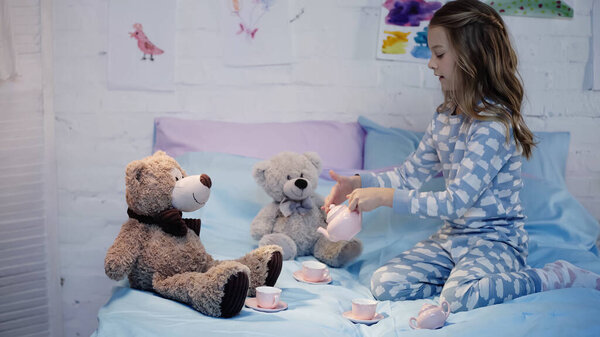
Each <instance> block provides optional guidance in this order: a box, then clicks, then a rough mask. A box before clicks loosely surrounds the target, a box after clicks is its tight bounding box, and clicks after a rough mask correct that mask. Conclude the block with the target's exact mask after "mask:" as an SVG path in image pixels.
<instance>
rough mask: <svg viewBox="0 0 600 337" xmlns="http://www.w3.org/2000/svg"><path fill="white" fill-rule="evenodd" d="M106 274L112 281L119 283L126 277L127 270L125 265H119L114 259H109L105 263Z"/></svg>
mask: <svg viewBox="0 0 600 337" xmlns="http://www.w3.org/2000/svg"><path fill="white" fill-rule="evenodd" d="M121 262H122V261H121ZM104 273H105V274H106V276H108V277H109V278H110V279H111V280H115V281H119V280H122V279H123V278H124V277H125V274H126V270H125V267H124V266H123V263H121V264H119V263H117V261H115V260H114V259H108V258H107V259H106V260H105V262H104Z"/></svg>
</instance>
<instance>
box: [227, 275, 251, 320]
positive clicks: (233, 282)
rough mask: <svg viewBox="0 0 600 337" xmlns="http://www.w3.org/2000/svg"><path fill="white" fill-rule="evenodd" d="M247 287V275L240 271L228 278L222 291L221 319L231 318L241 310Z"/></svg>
mask: <svg viewBox="0 0 600 337" xmlns="http://www.w3.org/2000/svg"><path fill="white" fill-rule="evenodd" d="M248 286H249V281H248V275H247V274H246V273H244V272H241V271H240V272H238V273H237V274H234V275H231V276H230V277H229V279H228V280H227V283H226V284H225V288H224V289H223V299H222V301H221V317H223V318H229V317H233V316H235V315H237V314H238V313H239V312H240V311H241V310H242V307H243V306H244V300H245V299H246V294H247V293H248Z"/></svg>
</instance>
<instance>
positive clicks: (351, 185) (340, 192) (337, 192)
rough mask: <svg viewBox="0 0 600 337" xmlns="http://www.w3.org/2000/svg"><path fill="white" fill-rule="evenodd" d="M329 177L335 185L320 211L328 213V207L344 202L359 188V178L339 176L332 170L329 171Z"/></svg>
mask: <svg viewBox="0 0 600 337" xmlns="http://www.w3.org/2000/svg"><path fill="white" fill-rule="evenodd" d="M329 175H330V176H331V178H332V179H333V180H335V181H336V182H337V183H336V184H335V185H334V186H333V187H332V188H331V192H329V195H328V196H327V197H326V198H325V203H324V204H323V207H321V209H322V210H324V211H325V212H329V205H332V204H333V205H338V204H341V203H342V202H344V201H346V195H348V194H349V193H351V192H352V191H354V190H355V189H357V188H359V187H360V186H361V182H360V176H351V177H347V176H340V175H338V174H337V173H335V172H334V171H333V170H329Z"/></svg>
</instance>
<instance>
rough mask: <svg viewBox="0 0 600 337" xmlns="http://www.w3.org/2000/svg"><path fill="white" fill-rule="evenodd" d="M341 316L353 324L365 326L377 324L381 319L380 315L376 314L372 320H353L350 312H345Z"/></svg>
mask: <svg viewBox="0 0 600 337" xmlns="http://www.w3.org/2000/svg"><path fill="white" fill-rule="evenodd" d="M342 316H344V317H345V318H347V319H349V320H351V321H352V322H354V323H362V324H367V325H369V324H374V323H377V322H379V321H381V320H382V319H383V315H382V314H380V313H376V314H375V317H373V318H372V319H358V318H355V317H354V316H353V315H352V311H346V312H344V313H343V314H342Z"/></svg>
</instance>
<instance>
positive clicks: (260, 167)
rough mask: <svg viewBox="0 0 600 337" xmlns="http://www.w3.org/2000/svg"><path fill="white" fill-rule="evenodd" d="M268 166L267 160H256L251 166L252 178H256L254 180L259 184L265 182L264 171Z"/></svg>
mask: <svg viewBox="0 0 600 337" xmlns="http://www.w3.org/2000/svg"><path fill="white" fill-rule="evenodd" d="M268 168H269V161H268V160H265V161H261V162H258V163H256V164H254V167H253V168H252V176H253V177H254V180H256V182H257V183H258V184H259V185H260V186H265V182H266V180H267V178H266V177H265V171H266V170H267V169H268Z"/></svg>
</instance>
